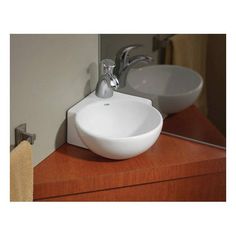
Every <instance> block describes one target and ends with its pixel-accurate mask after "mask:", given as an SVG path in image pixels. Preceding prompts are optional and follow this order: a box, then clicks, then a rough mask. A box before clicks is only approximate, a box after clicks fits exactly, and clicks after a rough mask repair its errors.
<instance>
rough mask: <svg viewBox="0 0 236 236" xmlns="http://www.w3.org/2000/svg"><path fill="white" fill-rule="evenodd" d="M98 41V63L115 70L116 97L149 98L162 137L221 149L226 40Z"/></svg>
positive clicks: (154, 37) (150, 37)
mask: <svg viewBox="0 0 236 236" xmlns="http://www.w3.org/2000/svg"><path fill="white" fill-rule="evenodd" d="M100 37H101V40H100V41H101V45H100V48H101V59H104V58H112V59H113V60H115V61H116V66H117V65H118V66H117V69H116V71H115V73H116V76H117V78H118V80H119V82H120V85H121V86H120V88H119V89H118V92H122V93H127V94H131V95H135V96H140V97H144V98H148V99H150V100H151V101H152V104H153V106H154V107H156V108H157V109H158V110H159V111H160V112H161V113H162V115H163V118H165V120H164V122H163V133H168V134H172V135H175V136H177V137H182V138H187V139H194V140H196V141H200V142H206V143H209V144H214V145H219V146H225V144H226V139H225V134H226V72H225V71H226V69H225V68H226V55H225V49H226V35H223V34H218V35H207V34H205V35H202V34H201V35H200V34H195V35H193V34H192V35H188V34H182V35H177V34H130V35H129V34H123V35H122V34H119V35H115V34H113V35H101V36H100ZM140 45H142V47H141V46H140ZM150 58H152V60H150ZM137 62H138V63H137Z"/></svg>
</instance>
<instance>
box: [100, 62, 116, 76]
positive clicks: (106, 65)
mask: <svg viewBox="0 0 236 236" xmlns="http://www.w3.org/2000/svg"><path fill="white" fill-rule="evenodd" d="M101 65H102V74H113V70H114V68H115V66H116V64H115V62H114V61H113V60H111V59H103V60H102V61H101Z"/></svg>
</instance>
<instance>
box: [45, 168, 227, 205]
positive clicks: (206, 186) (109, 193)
mask: <svg viewBox="0 0 236 236" xmlns="http://www.w3.org/2000/svg"><path fill="white" fill-rule="evenodd" d="M225 189H226V185H225V172H222V173H216V174H209V175H201V176H194V177H189V178H183V179H177V180H169V181H163V182H156V183H149V184H141V185H136V186H131V187H123V188H116V189H109V190H101V191H95V192H90V193H82V194H73V195H67V196H61V197H55V198H48V199H45V201H225V199H226V192H225Z"/></svg>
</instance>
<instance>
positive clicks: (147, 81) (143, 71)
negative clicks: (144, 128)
mask: <svg viewBox="0 0 236 236" xmlns="http://www.w3.org/2000/svg"><path fill="white" fill-rule="evenodd" d="M126 84H127V85H126V88H124V89H122V91H121V92H126V93H130V94H133V95H136V96H142V97H145V98H149V99H151V100H152V102H153V106H155V107H157V108H158V109H159V110H160V111H161V112H162V113H165V114H171V113H176V112H179V111H181V110H184V109H185V108H187V107H189V106H191V105H192V104H193V103H194V102H195V101H196V99H197V98H198V96H199V94H200V92H201V90H202V86H203V79H202V77H201V76H200V75H199V74H198V73H197V72H195V71H193V70H191V69H189V68H186V67H182V66H175V65H152V66H145V67H142V68H139V69H133V70H131V71H130V72H129V74H128V76H127V83H126Z"/></svg>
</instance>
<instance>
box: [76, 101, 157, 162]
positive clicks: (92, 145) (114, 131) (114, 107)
mask: <svg viewBox="0 0 236 236" xmlns="http://www.w3.org/2000/svg"><path fill="white" fill-rule="evenodd" d="M75 123H76V128H77V130H78V132H79V135H80V137H81V139H82V141H83V142H84V143H85V144H86V145H87V146H88V148H89V149H90V150H92V151H93V152H95V153H97V154H99V155H101V156H103V157H107V158H110V159H116V160H120V159H127V158H130V157H134V156H137V155H139V154H140V153H142V152H144V151H146V150H147V149H149V148H150V147H151V146H152V145H153V144H154V143H155V142H156V140H157V138H158V136H159V134H160V132H161V128H162V117H161V114H160V113H159V112H158V111H157V110H156V109H155V108H154V107H152V106H151V105H147V104H145V103H143V102H140V101H132V100H122V101H109V100H104V101H99V102H95V103H92V104H89V105H87V106H85V107H84V108H83V109H81V110H80V111H79V112H78V113H77V114H76V117H75Z"/></svg>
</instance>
